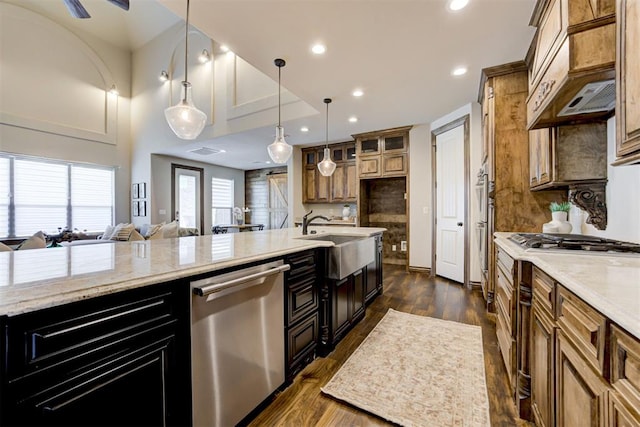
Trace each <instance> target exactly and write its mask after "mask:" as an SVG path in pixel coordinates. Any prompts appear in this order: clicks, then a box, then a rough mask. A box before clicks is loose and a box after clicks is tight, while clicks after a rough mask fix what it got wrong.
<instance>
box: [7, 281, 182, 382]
mask: <svg viewBox="0 0 640 427" xmlns="http://www.w3.org/2000/svg"><path fill="white" fill-rule="evenodd" d="M123 295H124V294H123ZM134 295H137V293H134ZM171 297H172V294H171V292H168V291H167V292H165V293H161V294H159V295H157V296H153V297H148V298H141V299H138V300H136V299H134V298H130V299H129V298H126V297H124V296H123V297H120V295H117V296H114V297H111V296H108V297H103V298H96V299H94V300H89V301H86V302H80V303H73V304H69V305H67V306H63V307H56V308H52V309H49V310H42V311H38V312H36V313H33V314H29V315H24V316H19V317H17V318H15V319H9V321H8V326H7V330H8V338H7V340H8V344H7V345H8V347H9V357H8V360H7V363H8V368H9V369H8V370H9V371H10V372H11V376H12V378H16V377H20V376H22V375H25V374H28V373H33V372H36V371H41V370H45V369H47V368H49V367H53V368H56V369H59V368H61V366H62V365H65V364H67V363H69V362H73V363H77V362H78V361H80V360H94V359H97V358H99V357H101V355H102V354H103V353H106V352H109V351H111V352H113V351H116V349H117V348H121V347H126V346H128V345H130V344H131V342H133V341H135V342H136V344H138V343H140V345H142V343H143V342H144V341H145V339H147V338H145V337H147V336H151V335H153V336H155V335H156V334H158V333H162V332H161V331H162V330H163V328H166V327H172V326H171V325H173V324H175V322H176V318H175V315H174V311H175V309H174V307H172V299H171ZM131 301H133V302H131ZM127 343H129V344H127Z"/></svg>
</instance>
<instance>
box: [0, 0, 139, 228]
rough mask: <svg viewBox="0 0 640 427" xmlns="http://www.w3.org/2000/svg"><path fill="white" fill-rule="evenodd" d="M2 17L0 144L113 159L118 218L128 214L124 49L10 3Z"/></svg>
mask: <svg viewBox="0 0 640 427" xmlns="http://www.w3.org/2000/svg"><path fill="white" fill-rule="evenodd" d="M0 20H1V22H2V25H0V40H3V43H2V60H1V61H0V75H2V81H1V83H0V151H3V152H8V153H15V154H23V155H30V156H36V157H45V158H51V159H58V160H67V161H72V162H85V163H91V164H97V165H103V166H115V167H116V173H115V186H116V187H115V188H116V196H115V205H116V212H115V221H116V222H125V221H129V216H130V205H131V203H130V188H131V186H130V171H131V169H130V149H131V140H130V96H131V94H130V87H131V80H130V79H131V78H130V75H131V58H130V54H129V52H128V51H126V50H123V49H120V48H118V47H115V46H113V45H110V44H108V43H106V42H104V41H102V40H99V39H97V38H95V37H94V36H92V35H90V34H87V33H84V32H82V31H80V30H74V31H73V32H71V31H69V30H67V29H66V28H64V27H62V26H61V25H59V24H58V23H56V22H54V21H52V20H50V19H49V18H46V17H44V16H42V15H39V14H36V13H34V12H31V11H29V10H27V9H24V8H21V7H18V6H15V5H11V4H6V3H0ZM9 41H10V42H9ZM25 55H26V56H25ZM33 61H36V63H35V64H34V63H33ZM76 66H77V67H78V68H77V69H76V68H75V67H76ZM79 70H81V71H79ZM9 75H10V76H11V78H9ZM112 84H116V86H117V88H118V90H119V91H120V96H118V97H112V96H111V95H108V94H107V93H106V90H107V89H108V88H110V87H111V85H112ZM15 89H18V90H17V91H16V90H15Z"/></svg>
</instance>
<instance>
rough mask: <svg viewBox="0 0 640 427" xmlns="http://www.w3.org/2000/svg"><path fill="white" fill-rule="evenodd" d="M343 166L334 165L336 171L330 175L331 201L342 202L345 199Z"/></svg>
mask: <svg viewBox="0 0 640 427" xmlns="http://www.w3.org/2000/svg"><path fill="white" fill-rule="evenodd" d="M345 172H346V170H345V165H344V164H339V165H336V170H335V171H334V172H333V174H332V175H331V201H343V200H344V199H345V187H346V183H345Z"/></svg>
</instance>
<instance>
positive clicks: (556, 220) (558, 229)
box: [542, 211, 573, 234]
mask: <svg viewBox="0 0 640 427" xmlns="http://www.w3.org/2000/svg"><path fill="white" fill-rule="evenodd" d="M572 228H573V227H572V226H571V223H570V222H569V221H567V213H566V212H564V211H558V212H551V222H547V223H546V224H544V225H543V226H542V231H543V232H546V233H563V234H566V233H571V229H572Z"/></svg>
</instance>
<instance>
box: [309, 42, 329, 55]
mask: <svg viewBox="0 0 640 427" xmlns="http://www.w3.org/2000/svg"><path fill="white" fill-rule="evenodd" d="M326 51H327V47H326V46H325V45H323V44H320V43H318V44H314V45H313V47H312V48H311V52H313V53H315V54H316V55H322V54H323V53H325V52H326Z"/></svg>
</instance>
